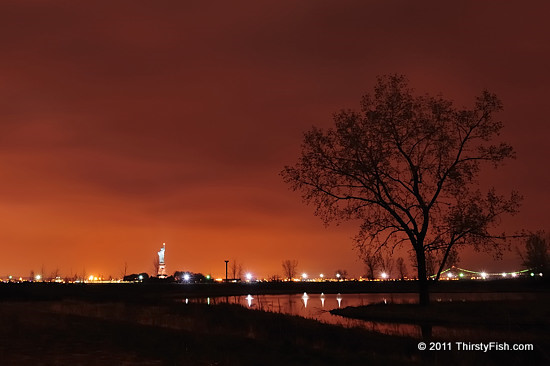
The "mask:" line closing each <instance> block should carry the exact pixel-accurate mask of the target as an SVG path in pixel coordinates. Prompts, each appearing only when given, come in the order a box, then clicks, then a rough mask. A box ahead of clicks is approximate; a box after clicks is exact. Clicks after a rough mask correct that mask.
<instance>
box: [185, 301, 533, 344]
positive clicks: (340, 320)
mask: <svg viewBox="0 0 550 366" xmlns="http://www.w3.org/2000/svg"><path fill="white" fill-rule="evenodd" d="M431 298H432V301H444V302H446V301H490V300H530V299H531V298H532V299H535V295H533V294H525V293H438V294H432V295H431ZM417 299H418V295H417V294H415V293H399V294H395V293H376V294H373V293H369V294H319V293H303V294H291V295H254V294H250V295H248V296H223V297H208V298H196V299H184V302H186V303H187V302H202V303H208V304H212V305H214V304H221V303H230V304H239V305H241V306H243V307H246V308H249V309H257V310H264V311H271V312H276V313H284V314H291V315H298V316H302V317H304V318H310V319H315V320H317V321H320V322H323V323H329V324H336V325H340V326H344V327H363V328H366V329H369V330H372V331H376V332H380V333H384V334H391V335H404V336H410V337H417V338H420V337H421V335H422V332H421V329H420V326H418V325H413V324H400V323H383V322H372V321H364V320H358V319H348V318H344V317H341V316H337V315H332V314H330V312H329V311H330V310H332V309H337V308H344V307H346V306H360V305H368V304H373V303H381V302H385V303H397V304H403V303H416V302H417ZM432 331H433V335H434V336H439V337H446V338H449V337H450V338H456V337H459V338H460V337H463V336H466V335H467V336H469V338H471V337H472V336H480V332H479V329H475V330H473V329H467V328H452V327H440V326H434V327H433V330H432ZM493 335H494V336H497V337H498V336H502V335H503V334H502V331H493V330H487V329H486V330H483V334H481V336H482V337H485V338H486V337H487V336H493ZM504 335H509V334H504Z"/></svg>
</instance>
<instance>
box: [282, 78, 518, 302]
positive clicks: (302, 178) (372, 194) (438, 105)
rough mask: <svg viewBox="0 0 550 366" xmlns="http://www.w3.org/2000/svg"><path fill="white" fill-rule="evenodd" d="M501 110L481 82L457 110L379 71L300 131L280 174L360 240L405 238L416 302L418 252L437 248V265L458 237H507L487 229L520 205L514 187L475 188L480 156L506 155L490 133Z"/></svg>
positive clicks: (422, 276) (422, 270) (424, 284)
mask: <svg viewBox="0 0 550 366" xmlns="http://www.w3.org/2000/svg"><path fill="white" fill-rule="evenodd" d="M501 109H502V105H501V102H500V101H499V99H498V98H497V97H496V96H495V95H494V94H491V93H489V92H488V91H483V92H482V93H481V95H480V96H478V97H477V98H476V99H475V105H474V106H473V108H471V109H459V108H456V107H454V106H453V104H452V102H451V101H449V100H447V99H444V98H443V97H440V96H437V97H432V96H429V95H421V96H419V95H415V94H413V90H411V89H410V88H409V87H408V81H407V79H406V78H405V77H404V76H401V75H387V76H381V77H379V78H378V82H377V84H376V86H375V88H374V94H373V95H365V96H364V97H363V99H362V101H361V112H355V111H351V110H343V111H341V112H339V113H337V114H335V115H334V122H335V127H334V128H330V129H326V130H323V129H319V128H316V127H314V128H312V129H311V130H310V131H308V132H306V133H305V136H304V140H303V144H302V153H301V156H300V158H299V160H298V162H297V163H296V164H295V165H294V166H287V167H285V168H284V170H283V171H282V173H281V174H282V176H283V178H284V180H285V181H286V182H287V183H289V184H290V185H291V187H292V188H293V189H294V190H298V191H300V192H302V197H303V199H304V201H305V202H307V203H310V204H313V205H314V206H315V207H316V210H315V214H316V215H319V216H320V217H321V218H322V219H323V220H324V221H325V223H327V224H328V223H329V222H334V221H336V222H338V221H342V220H360V230H359V233H358V235H357V237H356V244H357V246H358V247H359V248H360V249H361V248H373V247H374V248H381V247H391V249H393V248H395V247H396V246H399V245H401V244H403V243H407V244H408V245H409V246H410V248H411V249H412V250H413V251H414V254H415V257H416V260H417V263H418V266H417V271H418V280H419V295H420V296H419V301H420V303H421V304H428V303H429V291H428V290H429V289H428V279H427V277H428V276H427V273H426V253H427V252H432V253H434V252H438V253H441V261H442V262H443V264H444V263H445V261H446V259H447V257H448V255H449V253H450V252H451V250H452V249H453V248H455V247H460V246H465V245H473V246H474V247H475V248H476V249H477V250H480V249H487V250H490V249H494V250H495V253H496V254H497V255H498V253H499V250H500V247H501V246H500V244H501V239H502V240H504V239H505V238H506V236H505V235H503V234H494V233H492V230H493V229H494V228H495V226H496V224H497V223H498V218H499V217H500V216H501V215H502V214H505V213H515V212H516V211H517V209H518V207H519V201H520V196H519V195H518V194H517V193H515V192H512V194H511V195H510V196H509V197H508V198H505V197H504V196H501V195H498V194H497V193H496V192H495V190H494V189H490V190H489V191H488V192H487V193H485V194H482V193H481V192H480V190H479V189H478V188H477V187H476V184H477V180H476V178H477V175H478V173H479V171H480V168H481V166H482V164H483V163H489V164H490V165H493V166H495V167H496V166H498V165H500V164H501V163H502V162H503V161H505V160H506V159H509V158H512V157H514V152H513V149H512V147H511V146H510V145H508V144H506V143H503V142H498V143H493V142H492V140H494V139H495V138H496V137H497V136H498V134H499V131H500V130H501V128H502V123H501V122H499V121H497V120H495V119H494V114H495V113H496V112H498V111H500V110H501Z"/></svg>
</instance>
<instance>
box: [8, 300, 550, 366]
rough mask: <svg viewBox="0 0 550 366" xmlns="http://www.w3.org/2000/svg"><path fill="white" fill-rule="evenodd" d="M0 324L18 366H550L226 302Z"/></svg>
mask: <svg viewBox="0 0 550 366" xmlns="http://www.w3.org/2000/svg"><path fill="white" fill-rule="evenodd" d="M0 322H1V324H2V327H0V359H1V360H2V364H3V365H15V366H30V365H32V366H37V365H38V366H40V365H71V366H73V365H94V366H96V365H97V366H102V365H138V366H153V365H154V366H157V365H158V366H160V365H186V366H188V365H191V366H193V365H227V366H233V365H235V366H236V365H262V366H264V365H267V366H270V365H273V366H275V365H277V366H279V365H315V366H324V365H327V366H328V365H330V366H335V365H346V366H347V365H362V366H363V365H445V366H452V365H456V366H465V365H474V364H483V365H495V366H496V365H499V366H501V365H507V364H517V365H520V364H521V365H539V364H540V365H542V364H548V363H547V356H546V354H545V353H544V348H542V349H541V345H540V344H536V347H537V348H536V349H535V350H534V351H530V352H527V351H526V352H511V351H510V352H495V351H493V352H487V353H485V352H461V351H459V350H457V349H456V346H454V343H453V346H454V348H452V349H451V350H448V351H439V352H435V351H432V352H430V351H421V350H419V349H418V342H419V340H417V339H412V338H408V337H402V336H388V335H383V334H378V333H374V332H370V331H368V330H365V329H360V328H351V329H348V328H343V327H339V326H332V325H328V324H322V323H319V322H317V321H314V320H310V319H304V318H300V317H296V316H289V315H285V314H280V313H269V312H264V311H258V310H248V309H246V308H243V307H241V306H238V305H229V304H219V305H206V304H191V303H190V304H184V303H177V304H176V303H172V304H152V303H124V302H102V303H98V302H85V301H73V300H63V301H38V302H37V301H32V302H28V301H26V302H12V301H4V302H1V303H0ZM434 340H435V339H434ZM495 340H496V339H493V340H492V341H495ZM449 341H450V340H449V339H445V340H441V342H449ZM462 341H466V342H469V341H470V340H469V339H465V338H463V339H462ZM453 342H454V341H453Z"/></svg>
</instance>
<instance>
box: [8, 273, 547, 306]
mask: <svg viewBox="0 0 550 366" xmlns="http://www.w3.org/2000/svg"><path fill="white" fill-rule="evenodd" d="M417 291H418V283H417V281H342V282H254V283H212V284H182V283H164V282H161V281H155V282H150V283H105V284H99V283H88V284H63V283H46V282H38V283H37V282H35V283H32V282H27V283H0V301H2V300H62V299H82V300H86V301H153V302H158V301H160V300H169V301H170V300H171V299H177V298H180V299H181V298H186V297H207V296H210V297H214V296H239V295H247V294H256V295H267V294H297V293H304V292H307V293H319V294H320V293H325V294H337V293H342V294H345V293H415V292H417ZM431 292H432V293H460V292H463V293H484V292H495V293H498V292H530V293H549V292H550V281H548V280H547V279H546V278H544V279H543V278H534V279H532V278H524V279H502V280H487V281H482V280H479V281H474V280H457V281H439V282H436V283H432V284H431Z"/></svg>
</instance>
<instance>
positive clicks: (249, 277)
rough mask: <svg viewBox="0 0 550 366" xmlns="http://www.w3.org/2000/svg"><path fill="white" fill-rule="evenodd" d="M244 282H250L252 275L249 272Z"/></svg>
mask: <svg viewBox="0 0 550 366" xmlns="http://www.w3.org/2000/svg"><path fill="white" fill-rule="evenodd" d="M246 280H247V281H250V280H252V273H250V272H249V273H247V274H246Z"/></svg>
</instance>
